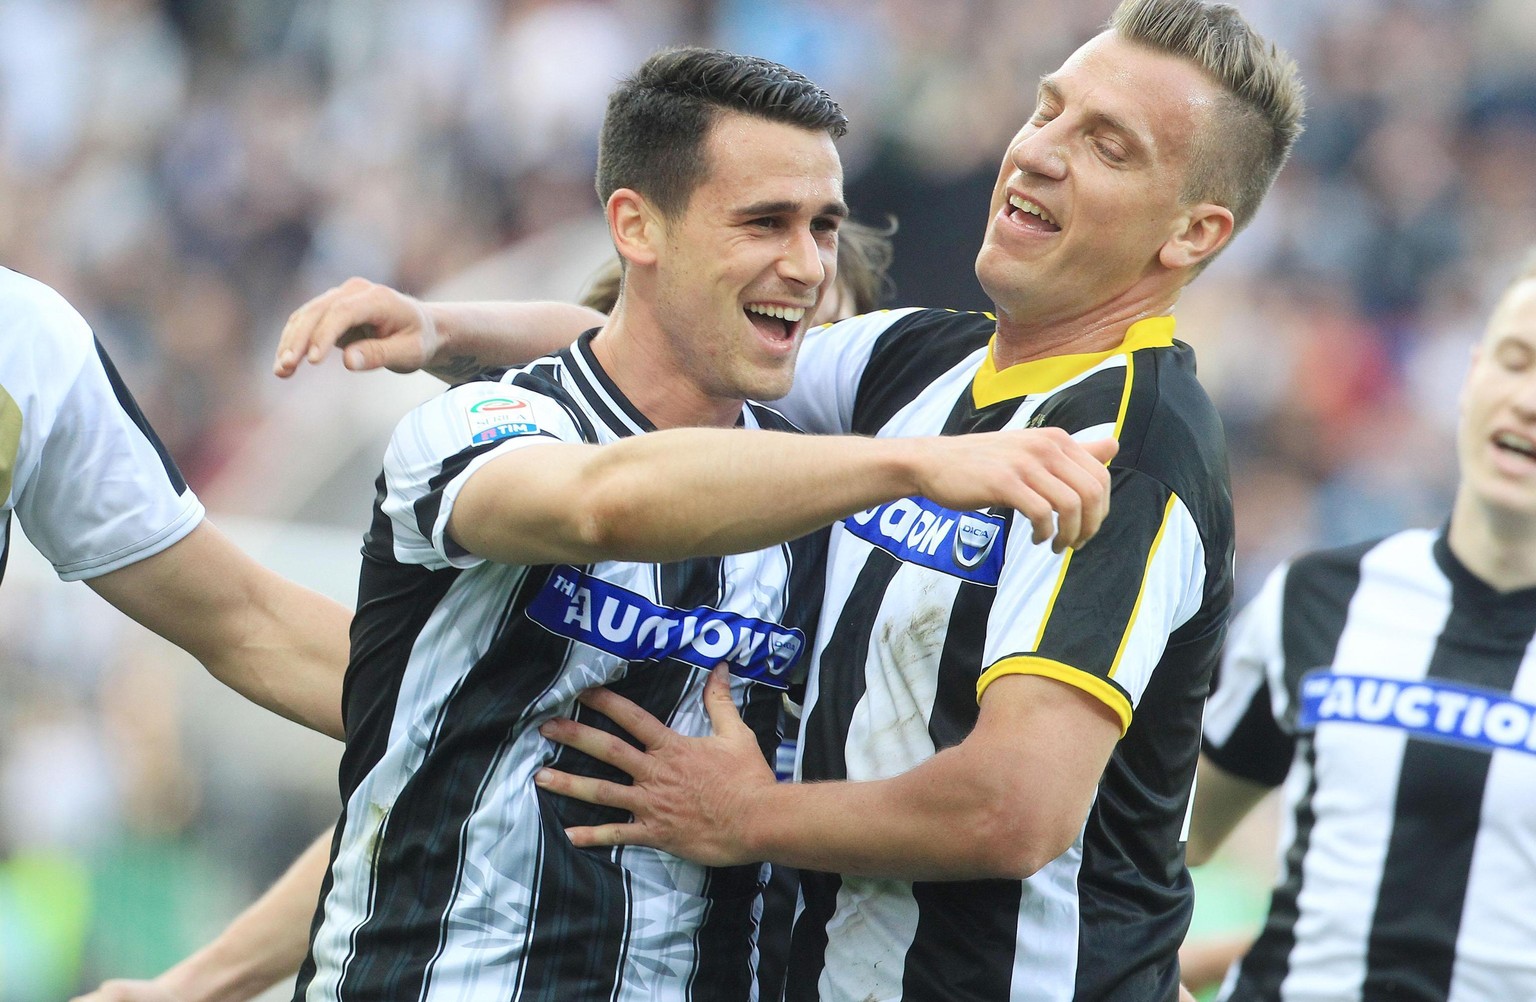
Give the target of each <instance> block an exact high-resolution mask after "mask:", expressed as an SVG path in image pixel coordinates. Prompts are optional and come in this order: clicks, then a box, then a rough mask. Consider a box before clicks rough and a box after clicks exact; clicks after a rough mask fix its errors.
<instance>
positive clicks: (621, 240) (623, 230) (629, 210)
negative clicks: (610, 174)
mask: <svg viewBox="0 0 1536 1002" xmlns="http://www.w3.org/2000/svg"><path fill="white" fill-rule="evenodd" d="M607 214H608V232H609V234H610V235H611V236H612V237H613V246H614V248H615V249H616V250H617V251H618V252H619V255H620V256H621V257H623V258H624V259H625V260H626V261H628V262H629V263H631V264H638V265H652V264H655V263H656V258H657V251H658V249H659V247H660V245H661V241H662V238H663V235H664V227H663V226H662V219H661V215H660V213H658V212H657V211H656V207H655V206H654V205H652V204H651V203H650V202H649V201H647V200H646V197H645V196H644V195H642V194H640V193H639V192H638V191H635V190H634V189H633V188H620V189H618V190H617V191H615V192H614V193H613V194H612V195H609V196H608V205H607Z"/></svg>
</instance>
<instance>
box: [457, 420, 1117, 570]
mask: <svg viewBox="0 0 1536 1002" xmlns="http://www.w3.org/2000/svg"><path fill="white" fill-rule="evenodd" d="M1115 448H1116V445H1115V443H1114V442H1113V441H1112V440H1104V441H1100V442H1093V443H1090V444H1089V445H1088V446H1087V447H1084V446H1082V445H1080V444H1079V443H1077V442H1076V441H1074V440H1073V439H1071V438H1070V437H1069V436H1068V435H1067V434H1066V433H1065V432H1063V431H1061V430H1060V429H1056V428H1036V429H1030V430H1026V431H1003V432H993V433H990V434H985V435H961V436H950V437H943V438H940V437H933V438H912V439H877V438H856V437H852V436H817V435H794V434H788V433H783V432H767V431H742V430H737V429H723V428H679V429H672V430H669V431H662V432H656V433H653V434H648V435H637V436H634V437H632V438H628V439H625V440H624V441H621V442H617V443H613V444H610V445H601V446H597V445H578V444H570V443H558V444H540V445H535V446H531V447H527V448H523V449H518V450H515V451H512V452H510V453H508V454H506V455H504V456H501V457H499V458H497V459H495V460H492V461H491V462H490V463H487V464H486V465H485V467H484V468H482V469H480V470H478V471H476V472H475V473H474V474H472V475H471V476H470V478H469V479H468V480H467V481H466V482H465V484H464V487H463V489H462V490H461V492H460V494H459V497H458V499H457V501H456V502H455V504H454V506H453V510H452V513H451V515H450V517H449V522H448V531H449V533H450V535H451V536H452V537H453V539H454V540H455V541H456V542H457V543H458V544H459V545H460V546H462V547H464V548H465V549H466V550H468V551H469V552H471V553H474V554H476V555H478V556H482V557H485V558H487V559H490V560H496V561H501V562H503V563H514V564H539V563H549V562H551V561H557V560H572V561H584V560H589V559H596V558H600V557H601V558H608V559H619V560H649V561H666V560H676V559H681V558H683V557H689V556H697V555H699V554H720V553H740V552H744V551H747V550H754V549H758V548H760V547H763V546H768V545H772V544H774V543H779V542H782V541H784V540H786V539H794V538H796V537H798V536H802V535H804V534H805V533H807V532H810V531H812V530H814V529H817V528H819V527H821V526H823V525H827V524H828V523H830V522H833V521H835V520H836V519H839V518H842V517H844V516H846V515H851V514H853V513H854V512H857V511H861V510H863V509H865V508H869V507H872V506H873V505H876V504H879V503H881V502H884V501H889V500H893V499H895V498H899V497H905V496H907V495H911V494H918V495H922V496H924V497H927V498H930V499H932V500H934V501H937V502H938V503H940V504H943V505H946V506H948V507H952V508H957V509H961V510H965V509H971V508H979V507H984V506H987V505H990V504H1002V505H1006V506H1008V507H1011V508H1014V509H1016V510H1017V511H1019V512H1020V513H1022V514H1024V515H1025V516H1027V517H1028V518H1029V519H1030V521H1031V522H1032V523H1033V524H1034V529H1035V533H1034V538H1035V541H1036V542H1043V541H1044V540H1046V539H1049V538H1051V537H1052V536H1055V538H1056V545H1057V548H1058V549H1060V548H1061V547H1063V546H1078V545H1081V544H1082V543H1083V542H1086V541H1087V539H1088V538H1089V537H1090V536H1092V534H1093V533H1094V532H1095V531H1097V529H1098V526H1099V524H1100V523H1101V522H1102V521H1103V518H1104V515H1105V513H1106V512H1107V510H1108V504H1109V477H1108V474H1107V472H1106V471H1105V469H1104V463H1105V462H1107V461H1108V459H1109V458H1110V457H1111V456H1112V455H1113V454H1114V450H1115ZM1053 512H1054V513H1058V514H1059V523H1054V522H1053V519H1052V514H1053ZM1058 524H1059V529H1058Z"/></svg>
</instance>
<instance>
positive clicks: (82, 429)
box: [0, 273, 204, 581]
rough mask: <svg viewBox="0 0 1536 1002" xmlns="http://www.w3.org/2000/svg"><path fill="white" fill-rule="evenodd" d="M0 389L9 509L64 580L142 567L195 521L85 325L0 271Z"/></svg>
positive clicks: (32, 285) (184, 490) (52, 297)
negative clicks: (15, 417)
mask: <svg viewBox="0 0 1536 1002" xmlns="http://www.w3.org/2000/svg"><path fill="white" fill-rule="evenodd" d="M0 293H3V301H4V305H5V312H6V314H7V316H6V317H5V320H4V323H3V326H0V337H3V338H6V339H12V338H14V339H19V340H17V341H13V342H11V343H10V344H9V345H8V346H7V350H6V352H5V355H6V357H5V358H4V359H3V360H0V361H3V362H4V365H3V369H4V370H5V371H4V372H3V373H0V382H11V383H13V385H14V390H15V392H14V393H11V394H9V395H10V396H13V397H15V398H16V404H17V408H18V410H19V413H20V418H21V420H20V424H21V427H20V431H19V436H18V441H17V452H18V455H17V456H16V468H15V476H16V477H17V480H16V484H15V487H16V502H15V510H16V515H17V518H19V519H20V521H21V526H22V528H23V530H25V532H26V534H27V538H28V539H30V540H31V541H32V543H33V545H34V546H36V547H37V549H38V550H39V551H40V552H41V553H42V554H43V555H44V556H46V557H47V558H48V560H49V561H50V562H51V563H52V564H53V566H54V569H55V570H56V571H57V572H58V575H59V577H61V578H63V579H64V580H66V581H78V580H83V579H86V578H93V577H97V576H99V575H102V574H106V573H108V572H110V571H114V570H117V569H119V568H122V567H126V566H127V565H129V564H132V563H135V562H137V561H139V560H143V559H144V558H146V557H149V556H152V555H154V554H156V553H158V552H160V551H161V550H164V549H165V548H167V547H169V546H170V545H172V544H173V543H175V542H177V541H178V540H180V539H181V538H182V537H184V536H186V534H187V533H189V532H191V531H192V530H193V529H194V528H196V527H197V525H198V523H200V522H201V521H202V519H203V514H204V512H203V506H202V504H201V502H199V501H198V499H197V497H196V495H194V494H193V493H192V491H191V490H189V489H188V487H187V484H186V481H185V480H183V479H182V476H181V472H180V471H179V470H178V469H177V468H176V464H175V463H174V462H173V461H172V460H171V457H170V454H169V453H168V452H167V451H166V450H165V447H164V446H163V445H162V444H161V442H160V440H159V438H158V437H156V435H155V432H154V430H153V429H152V428H151V427H150V426H149V422H148V421H146V420H145V419H144V416H143V414H142V413H141V412H140V411H139V408H138V405H137V404H136V403H135V402H134V399H133V396H132V395H131V394H130V393H129V392H128V389H127V387H126V386H125V385H124V384H123V382H122V380H121V379H120V378H119V377H118V375H117V371H116V369H114V368H113V366H112V363H111V360H110V359H109V358H108V357H107V355H106V353H105V352H104V351H103V350H101V348H100V346H99V345H98V344H97V342H96V340H95V338H94V336H93V335H92V334H91V331H90V328H89V327H88V326H87V324H86V322H85V320H84V319H82V318H81V317H80V315H79V314H78V313H76V312H75V311H74V309H73V308H72V307H70V306H69V304H68V303H66V302H65V301H64V300H63V298H61V297H59V296H58V295H57V293H54V292H53V291H52V290H51V289H48V288H47V287H45V286H42V285H41V284H39V283H36V282H32V281H31V280H30V279H22V278H21V277H20V276H17V275H14V274H11V273H6V275H5V282H4V286H3V288H0Z"/></svg>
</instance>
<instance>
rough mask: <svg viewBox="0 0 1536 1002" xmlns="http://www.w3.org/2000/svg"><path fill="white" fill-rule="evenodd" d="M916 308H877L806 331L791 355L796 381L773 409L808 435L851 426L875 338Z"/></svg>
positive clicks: (843, 430)
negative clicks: (876, 309)
mask: <svg viewBox="0 0 1536 1002" xmlns="http://www.w3.org/2000/svg"><path fill="white" fill-rule="evenodd" d="M915 312H917V310H915V309H902V310H881V311H879V312H876V313H866V314H863V315H862V316H857V317H851V318H850V319H848V320H842V321H839V322H838V323H835V324H828V325H826V326H823V327H818V328H816V329H815V330H812V331H810V332H809V333H807V334H806V335H805V340H804V341H803V342H802V343H801V345H800V354H799V355H798V356H797V357H796V359H795V385H794V387H793V388H792V389H790V391H789V395H788V396H786V397H784V398H783V399H782V400H779V401H777V402H775V403H774V405H773V406H774V409H775V410H778V411H779V412H780V413H782V414H783V415H784V416H785V417H787V418H789V419H790V420H791V421H793V422H794V423H795V424H796V425H797V426H798V427H799V428H801V429H803V430H805V431H808V432H811V433H812V434H819V435H845V434H847V433H848V432H850V431H852V430H853V407H854V402H855V400H856V399H857V397H858V392H859V384H860V383H861V382H862V381H863V378H864V368H865V366H867V365H868V364H869V359H870V356H871V354H873V352H874V350H875V345H876V343H877V342H878V341H879V340H880V336H881V335H882V334H884V333H885V332H886V331H887V330H888V329H889V328H890V327H891V325H892V324H894V323H896V321H898V320H900V319H901V318H902V317H905V316H907V315H909V314H911V313H915Z"/></svg>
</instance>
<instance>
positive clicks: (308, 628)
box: [89, 522, 351, 737]
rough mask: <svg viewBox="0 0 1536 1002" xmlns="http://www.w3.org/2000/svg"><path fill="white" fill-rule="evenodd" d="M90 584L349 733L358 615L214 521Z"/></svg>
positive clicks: (238, 678)
mask: <svg viewBox="0 0 1536 1002" xmlns="http://www.w3.org/2000/svg"><path fill="white" fill-rule="evenodd" d="M89 584H90V585H91V587H92V588H94V589H95V590H96V591H97V592H98V593H99V594H101V595H102V597H104V598H105V599H107V601H109V602H111V603H112V604H113V605H115V606H116V607H117V608H118V609H119V610H121V611H122V612H124V613H125V614H127V615H128V616H131V617H132V618H133V619H135V620H136V621H138V622H139V623H141V624H143V625H144V626H146V627H148V628H149V629H150V630H153V631H154V632H155V633H158V634H159V635H160V636H162V637H164V638H165V639H166V640H169V641H170V642H171V643H173V644H175V645H177V646H178V647H180V648H181V649H182V650H184V651H186V652H187V653H188V654H191V655H192V656H193V657H195V658H197V659H198V660H199V661H201V662H202V663H203V665H204V667H206V668H207V669H208V671H209V673H210V674H212V675H213V676H214V677H215V678H217V679H218V680H219V681H221V682H223V683H224V684H225V685H227V686H229V687H230V688H232V689H234V690H235V691H236V692H239V693H240V694H241V695H243V696H245V697H246V698H247V699H250V700H251V701H253V702H255V703H258V704H259V705H261V706H264V707H266V708H267V709H269V710H272V711H274V712H276V713H278V714H281V715H282V716H285V717H287V718H289V719H290V720H296V721H298V722H300V723H302V724H305V725H307V726H309V727H312V728H314V729H315V730H318V731H321V732H322V733H325V734H329V735H331V736H332V737H341V736H342V733H343V732H342V726H341V682H342V677H343V676H344V675H345V673H346V668H347V653H348V627H349V624H350V623H351V613H350V612H349V611H348V610H347V609H346V608H345V607H344V606H342V605H340V604H338V603H336V602H333V601H332V600H330V599H328V598H326V597H324V596H323V595H320V594H318V593H317V592H314V591H311V590H310V589H308V588H304V587H302V586H300V585H297V584H294V583H293V582H291V581H288V580H286V579H284V578H283V577H281V576H279V575H277V574H275V573H273V572H272V571H270V570H268V569H267V568H265V567H263V566H262V565H261V564H259V563H257V562H256V561H255V560H253V559H252V558H251V557H249V556H247V555H246V554H245V553H244V552H243V551H241V550H240V548H239V547H237V546H235V545H234V544H233V543H232V542H230V541H229V540H228V539H227V538H226V537H225V536H224V535H223V534H222V533H220V532H219V531H218V529H216V528H215V527H214V526H213V525H212V524H210V523H208V522H204V523H202V524H201V525H199V526H198V527H197V528H195V529H193V530H192V532H191V533H189V534H188V535H187V536H186V538H184V539H182V540H180V541H179V542H177V543H175V544H174V545H173V546H170V547H168V548H167V549H165V550H162V551H161V552H159V553H156V554H154V555H153V556H150V557H147V558H145V559H143V560H140V561H138V562H137V563H134V564H130V565H128V566H127V567H123V568H121V569H119V570H116V571H112V572H111V573H109V574H104V575H102V576H100V577H97V578H92V579H91V580H90V581H89Z"/></svg>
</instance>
